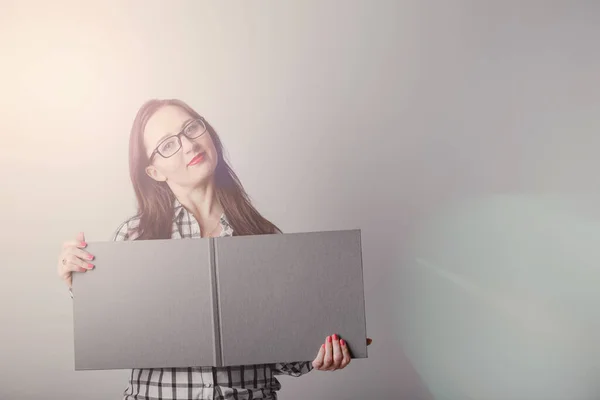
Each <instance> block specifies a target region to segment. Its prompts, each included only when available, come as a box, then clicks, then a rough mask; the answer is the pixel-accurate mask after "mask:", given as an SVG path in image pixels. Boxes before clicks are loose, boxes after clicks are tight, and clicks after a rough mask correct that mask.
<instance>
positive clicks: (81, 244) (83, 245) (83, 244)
mask: <svg viewBox="0 0 600 400" xmlns="http://www.w3.org/2000/svg"><path fill="white" fill-rule="evenodd" d="M79 245H80V246H81V247H85V246H87V243H86V242H79Z"/></svg>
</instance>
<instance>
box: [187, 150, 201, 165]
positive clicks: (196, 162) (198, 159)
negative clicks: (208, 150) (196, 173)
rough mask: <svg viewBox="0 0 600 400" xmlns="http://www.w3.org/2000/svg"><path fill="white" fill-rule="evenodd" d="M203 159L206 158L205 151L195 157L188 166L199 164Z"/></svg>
mask: <svg viewBox="0 0 600 400" xmlns="http://www.w3.org/2000/svg"><path fill="white" fill-rule="evenodd" d="M202 160H204V153H198V154H196V156H195V157H194V158H192V159H191V160H190V162H189V163H188V166H191V165H196V164H199V163H201V162H202Z"/></svg>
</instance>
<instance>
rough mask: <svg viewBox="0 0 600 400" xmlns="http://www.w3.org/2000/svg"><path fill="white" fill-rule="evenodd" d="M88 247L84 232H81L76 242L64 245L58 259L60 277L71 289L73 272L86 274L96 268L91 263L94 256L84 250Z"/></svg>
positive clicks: (70, 241)
mask: <svg viewBox="0 0 600 400" xmlns="http://www.w3.org/2000/svg"><path fill="white" fill-rule="evenodd" d="M86 246H87V243H86V242H85V237H84V235H83V232H80V233H79V234H78V235H77V237H76V239H75V240H68V241H66V242H64V243H63V248H62V251H61V253H60V256H59V257H58V276H59V277H61V278H62V279H64V281H65V282H66V283H67V286H68V287H69V289H70V288H71V286H72V284H73V277H72V273H73V272H86V271H87V270H90V269H92V268H94V265H93V264H90V263H89V261H91V260H93V259H94V256H93V255H91V254H90V253H88V252H87V251H85V250H83V249H84V248H85V247H86Z"/></svg>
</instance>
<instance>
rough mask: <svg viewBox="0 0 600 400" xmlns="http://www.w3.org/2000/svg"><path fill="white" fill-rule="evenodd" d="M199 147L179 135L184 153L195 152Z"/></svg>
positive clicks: (192, 141)
mask: <svg viewBox="0 0 600 400" xmlns="http://www.w3.org/2000/svg"><path fill="white" fill-rule="evenodd" d="M199 147H200V145H199V144H198V143H197V142H195V141H194V140H192V139H189V138H188V137H187V136H185V135H181V148H182V150H183V152H184V153H188V152H190V151H197V150H198V148H199Z"/></svg>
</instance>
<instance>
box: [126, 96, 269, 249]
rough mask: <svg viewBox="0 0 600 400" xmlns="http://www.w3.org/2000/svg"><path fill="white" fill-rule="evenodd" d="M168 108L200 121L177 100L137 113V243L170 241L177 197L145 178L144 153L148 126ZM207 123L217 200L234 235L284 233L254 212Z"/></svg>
mask: <svg viewBox="0 0 600 400" xmlns="http://www.w3.org/2000/svg"><path fill="white" fill-rule="evenodd" d="M167 105H172V106H177V107H181V108H182V109H183V110H185V111H186V112H188V113H189V114H190V115H191V116H192V117H194V118H201V116H200V114H198V113H197V112H196V111H195V110H194V109H192V108H191V107H190V106H189V105H187V104H186V103H184V102H183V101H181V100H177V99H167V100H158V99H152V100H149V101H147V102H146V103H144V104H143V105H142V107H141V108H140V110H139V111H138V113H137V115H136V117H135V120H134V122H133V127H132V128H131V135H130V137H129V174H130V176H131V182H132V183H133V188H134V190H135V196H136V198H137V203H138V211H137V217H138V218H139V219H140V222H139V225H138V228H137V229H138V232H137V234H138V240H144V239H169V238H171V233H172V224H173V218H174V208H173V204H174V202H175V195H174V194H173V192H172V191H171V189H170V188H169V186H167V184H166V183H165V182H157V181H155V180H154V179H152V178H150V177H149V176H148V175H147V174H146V172H145V168H146V166H147V165H148V161H149V160H148V156H147V155H146V151H145V149H144V129H145V127H146V123H147V122H148V120H149V119H150V117H151V116H152V115H153V114H154V113H155V112H156V111H157V110H158V109H160V108H162V107H164V106H167ZM204 121H205V124H206V128H207V131H208V133H209V134H210V137H211V138H212V140H213V143H214V145H215V148H216V150H217V155H218V162H217V167H216V169H215V172H214V181H215V193H216V198H217V201H219V203H220V204H221V206H222V207H223V211H224V213H225V216H226V217H227V220H228V221H229V223H230V225H231V227H232V229H233V234H234V235H235V236H241V235H255V234H270V233H279V232H281V231H280V230H279V228H277V226H275V225H274V224H273V223H272V222H270V221H269V220H267V219H266V218H264V217H263V216H262V215H261V214H260V213H259V212H258V211H257V210H256V208H254V206H253V205H252V203H251V201H250V199H249V196H248V194H247V193H246V191H245V190H244V187H243V186H242V183H241V182H240V180H239V178H238V177H237V175H236V174H235V172H234V171H233V169H231V167H230V166H229V164H228V163H227V161H226V160H225V158H224V156H223V145H222V143H221V139H220V138H219V136H218V135H217V133H216V132H215V130H214V129H213V127H212V126H211V125H210V123H208V122H207V121H206V120H204Z"/></svg>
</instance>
